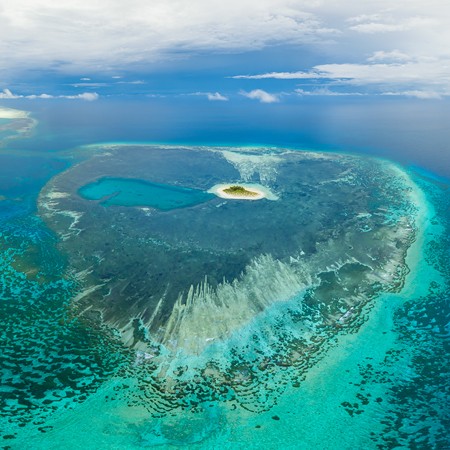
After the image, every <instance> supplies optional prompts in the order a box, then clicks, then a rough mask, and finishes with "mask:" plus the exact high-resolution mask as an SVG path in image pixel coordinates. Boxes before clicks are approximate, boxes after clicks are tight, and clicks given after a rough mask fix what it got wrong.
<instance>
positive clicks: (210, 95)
mask: <svg viewBox="0 0 450 450" xmlns="http://www.w3.org/2000/svg"><path fill="white" fill-rule="evenodd" d="M206 96H207V98H208V100H210V101H220V102H226V101H228V97H225V96H224V95H222V94H220V93H219V92H214V93H212V92H208V93H207V94H206Z"/></svg>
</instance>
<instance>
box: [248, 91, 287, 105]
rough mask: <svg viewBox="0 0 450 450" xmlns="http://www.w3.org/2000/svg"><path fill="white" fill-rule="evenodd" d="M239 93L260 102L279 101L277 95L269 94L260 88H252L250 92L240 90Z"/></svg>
mask: <svg viewBox="0 0 450 450" xmlns="http://www.w3.org/2000/svg"><path fill="white" fill-rule="evenodd" d="M241 95H243V96H244V97H247V98H251V99H253V100H259V101H260V102H261V103H276V102H279V101H280V99H279V97H278V96H277V95H274V94H269V93H268V92H266V91H263V90H262V89H254V90H253V91H250V92H245V91H241Z"/></svg>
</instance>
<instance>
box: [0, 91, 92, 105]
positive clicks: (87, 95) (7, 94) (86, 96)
mask: <svg viewBox="0 0 450 450" xmlns="http://www.w3.org/2000/svg"><path fill="white" fill-rule="evenodd" d="M17 98H27V99H30V100H34V99H51V98H67V99H71V100H86V101H88V102H92V101H94V100H97V99H98V98H99V95H98V94H97V93H96V92H83V93H82V94H77V95H51V94H45V93H44V94H29V95H17V94H13V93H12V92H11V91H10V90H9V89H3V92H0V99H17Z"/></svg>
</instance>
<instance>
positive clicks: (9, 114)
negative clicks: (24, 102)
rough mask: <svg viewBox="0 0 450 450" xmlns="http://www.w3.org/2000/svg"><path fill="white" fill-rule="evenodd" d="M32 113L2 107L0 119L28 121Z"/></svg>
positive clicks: (0, 108)
mask: <svg viewBox="0 0 450 450" xmlns="http://www.w3.org/2000/svg"><path fill="white" fill-rule="evenodd" d="M29 114H30V113H28V112H27V111H21V110H20V109H12V108H3V107H0V119H26V118H27V117H28V116H29Z"/></svg>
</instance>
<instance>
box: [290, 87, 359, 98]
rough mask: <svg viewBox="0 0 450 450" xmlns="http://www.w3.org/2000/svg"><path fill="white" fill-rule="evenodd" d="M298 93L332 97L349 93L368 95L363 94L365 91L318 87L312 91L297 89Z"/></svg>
mask: <svg viewBox="0 0 450 450" xmlns="http://www.w3.org/2000/svg"><path fill="white" fill-rule="evenodd" d="M294 92H295V93H296V94H297V95H300V96H315V95H318V96H332V97H335V96H349V95H357V96H359V95H366V94H363V93H361V92H336V91H332V90H330V89H329V88H326V87H325V88H318V89H313V90H311V91H307V90H304V89H295V91H294Z"/></svg>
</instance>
